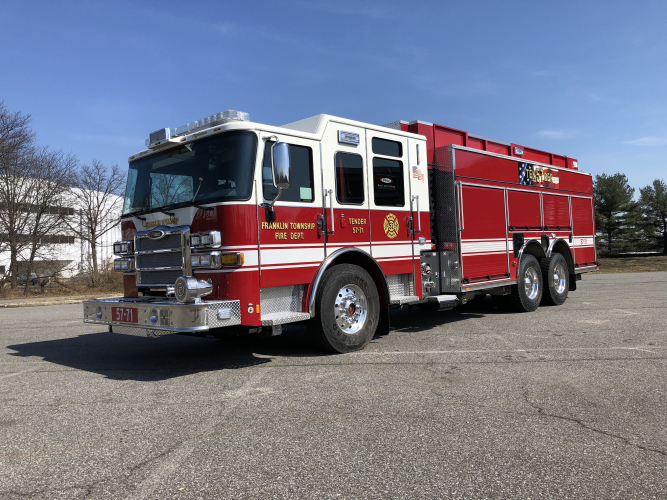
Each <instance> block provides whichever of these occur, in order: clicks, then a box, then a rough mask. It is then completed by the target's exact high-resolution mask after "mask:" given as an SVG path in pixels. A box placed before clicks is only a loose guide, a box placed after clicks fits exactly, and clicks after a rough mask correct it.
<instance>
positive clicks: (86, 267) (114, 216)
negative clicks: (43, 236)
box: [0, 195, 123, 278]
mask: <svg viewBox="0 0 667 500" xmlns="http://www.w3.org/2000/svg"><path fill="white" fill-rule="evenodd" d="M110 196H111V197H110V200H109V203H110V204H112V205H113V209H112V210H111V212H110V216H109V218H108V219H109V220H119V219H120V215H121V210H122V202H123V199H122V197H119V196H115V195H110ZM69 205H70V206H65V207H54V209H57V210H63V209H64V210H67V211H68V215H69V216H70V217H71V219H70V222H71V223H72V224H76V225H78V226H79V227H80V226H81V222H80V220H81V215H80V212H79V209H78V208H77V206H76V202H75V201H74V200H73V201H72V203H71V204H69ZM120 239H122V238H121V229H120V224H119V225H117V226H116V227H114V228H113V229H111V230H110V231H108V232H106V233H105V234H103V235H102V236H101V237H99V238H98V240H97V245H96V247H97V262H98V266H100V267H103V266H104V265H105V263H109V262H111V263H113V258H114V255H113V243H114V241H118V240H120ZM48 240H49V241H48V243H46V244H45V245H43V246H42V248H41V249H40V251H39V255H38V256H37V257H36V258H35V260H34V262H33V266H32V267H33V271H32V272H34V273H36V274H38V275H45V276H50V275H53V274H54V273H56V272H58V273H59V274H60V276H62V277H64V278H69V277H72V276H75V275H77V274H79V273H81V272H84V273H86V272H89V271H90V270H92V257H91V247H90V244H88V242H86V241H83V240H81V239H80V238H78V237H77V236H76V235H75V234H74V232H73V231H67V230H64V231H59V232H57V233H56V234H52V235H48ZM28 259H29V252H28V251H27V250H24V251H23V252H22V253H21V255H20V258H19V273H21V272H25V271H26V270H27V267H28V262H27V261H28ZM9 265H10V255H9V250H7V249H4V251H0V276H2V275H3V274H5V273H6V272H8V271H9Z"/></svg>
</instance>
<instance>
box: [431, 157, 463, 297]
mask: <svg viewBox="0 0 667 500" xmlns="http://www.w3.org/2000/svg"><path fill="white" fill-rule="evenodd" d="M433 160H434V161H435V165H429V170H428V173H429V183H430V185H431V186H432V189H431V190H430V199H429V201H430V211H431V228H432V233H431V234H432V239H433V243H434V244H435V248H436V250H437V251H438V258H439V268H440V269H439V271H440V272H439V274H438V276H439V278H440V292H441V293H443V292H458V291H460V284H461V272H460V268H459V257H458V256H459V243H458V241H459V232H458V225H457V217H458V212H457V203H456V176H455V174H456V171H455V165H454V149H453V148H452V146H443V147H440V148H435V151H434V154H433Z"/></svg>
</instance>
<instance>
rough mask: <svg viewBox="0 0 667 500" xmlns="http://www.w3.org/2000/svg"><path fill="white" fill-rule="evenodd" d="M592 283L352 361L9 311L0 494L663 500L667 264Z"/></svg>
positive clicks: (1, 335)
mask: <svg viewBox="0 0 667 500" xmlns="http://www.w3.org/2000/svg"><path fill="white" fill-rule="evenodd" d="M578 285H579V289H578V290H577V291H576V292H573V293H571V295H570V297H569V298H568V300H567V302H566V303H565V304H564V305H563V306H560V307H540V308H539V309H538V310H537V311H536V312H534V313H525V314H517V313H508V312H504V311H501V310H498V309H496V308H494V306H493V304H492V303H491V302H490V301H484V302H483V303H481V304H469V305H466V306H463V307H460V308H458V309H457V310H455V311H451V312H440V313H437V312H433V311H429V310H423V309H419V308H413V309H407V308H404V309H402V310H397V311H394V312H393V313H392V316H391V319H392V331H391V333H390V334H389V335H387V336H382V337H377V338H375V339H374V340H373V341H372V343H371V344H370V345H369V346H368V347H367V348H366V350H364V351H362V352H359V353H354V354H347V355H323V354H322V353H320V352H318V351H317V350H316V349H315V348H314V347H313V344H312V343H311V341H310V339H309V338H308V336H307V334H306V331H305V328H303V327H300V326H288V327H287V328H286V329H285V333H284V334H283V335H281V336H279V337H272V338H265V337H255V336H239V337H228V338H223V339H220V340H217V339H206V338H191V337H184V336H175V335H169V336H165V337H162V338H158V339H147V338H140V337H131V336H123V335H119V334H112V333H108V332H106V331H104V329H103V328H100V327H96V326H90V325H84V324H83V323H82V322H81V316H82V307H81V306H80V305H57V306H45V307H31V308H22V309H0V498H2V499H3V500H4V499H25V498H31V499H32V498H34V499H53V498H66V499H83V498H87V499H88V498H90V499H96V498H122V499H145V498H146V499H171V498H174V499H181V498H183V499H186V498H187V499H198V498H205V499H227V498H234V499H241V498H261V499H273V498H281V499H282V498H290V499H294V498H308V499H310V498H337V499H338V498H349V499H361V498H386V499H399V498H400V499H417V498H425V499H426V498H428V499H433V498H508V499H509V498H512V499H515V498H573V499H582V498H667V361H666V360H667V273H637V274H613V275H598V276H593V275H591V276H585V277H584V280H583V281H581V282H579V283H578Z"/></svg>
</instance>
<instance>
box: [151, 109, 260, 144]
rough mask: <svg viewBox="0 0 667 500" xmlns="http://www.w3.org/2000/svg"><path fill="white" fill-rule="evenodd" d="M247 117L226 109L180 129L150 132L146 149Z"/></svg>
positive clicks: (162, 129) (241, 120)
mask: <svg viewBox="0 0 667 500" xmlns="http://www.w3.org/2000/svg"><path fill="white" fill-rule="evenodd" d="M249 116H250V115H248V113H244V112H243V111H235V110H233V109H228V110H227V111H221V112H220V113H216V114H214V115H211V116H207V117H206V118H202V119H201V120H195V121H193V122H190V123H188V124H186V125H183V126H182V127H178V128H161V129H160V130H156V131H155V132H151V134H150V136H149V138H148V139H146V147H147V148H150V149H157V148H161V147H163V146H164V145H165V144H166V143H168V142H179V141H177V140H176V139H175V138H176V137H178V136H181V135H185V134H189V133H191V132H194V131H196V130H201V129H204V128H210V127H214V126H215V125H220V124H222V123H227V122H232V121H240V122H243V121H248V119H249ZM181 140H185V139H181Z"/></svg>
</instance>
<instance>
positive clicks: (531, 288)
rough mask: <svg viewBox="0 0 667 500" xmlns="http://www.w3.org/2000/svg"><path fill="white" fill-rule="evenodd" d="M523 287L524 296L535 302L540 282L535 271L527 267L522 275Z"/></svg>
mask: <svg viewBox="0 0 667 500" xmlns="http://www.w3.org/2000/svg"><path fill="white" fill-rule="evenodd" d="M523 286H524V289H525V290H526V296H527V297H528V298H529V299H530V300H535V297H537V294H538V293H539V291H540V282H539V278H538V277H537V271H535V269H534V268H532V267H529V268H528V269H526V272H525V273H524V274H523Z"/></svg>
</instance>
